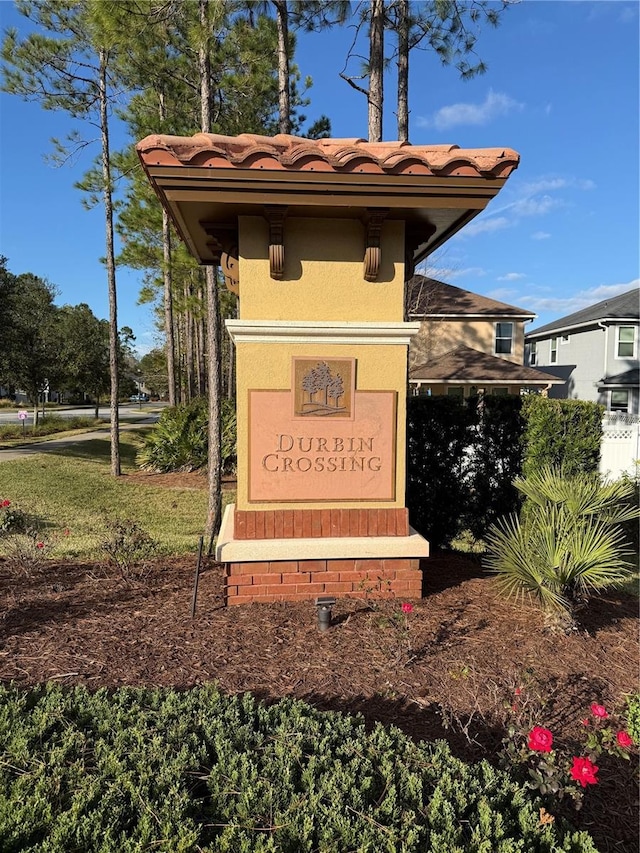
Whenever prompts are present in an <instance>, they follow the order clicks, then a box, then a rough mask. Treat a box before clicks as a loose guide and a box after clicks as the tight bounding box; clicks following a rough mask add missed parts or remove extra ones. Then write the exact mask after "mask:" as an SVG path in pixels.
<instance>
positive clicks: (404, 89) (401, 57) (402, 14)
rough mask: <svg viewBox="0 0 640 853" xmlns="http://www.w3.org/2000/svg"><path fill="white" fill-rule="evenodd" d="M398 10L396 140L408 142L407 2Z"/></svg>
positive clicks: (400, 3) (403, 0)
mask: <svg viewBox="0 0 640 853" xmlns="http://www.w3.org/2000/svg"><path fill="white" fill-rule="evenodd" d="M396 4H397V9H398V140H399V141H400V142H408V141H409V0H396Z"/></svg>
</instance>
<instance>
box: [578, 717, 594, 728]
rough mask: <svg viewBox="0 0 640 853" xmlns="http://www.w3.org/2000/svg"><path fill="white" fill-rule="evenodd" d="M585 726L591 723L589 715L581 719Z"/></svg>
mask: <svg viewBox="0 0 640 853" xmlns="http://www.w3.org/2000/svg"><path fill="white" fill-rule="evenodd" d="M580 722H581V723H582V725H583V726H588V725H589V724H590V723H591V720H590V719H589V718H588V717H585V719H584V720H580Z"/></svg>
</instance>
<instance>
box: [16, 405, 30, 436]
mask: <svg viewBox="0 0 640 853" xmlns="http://www.w3.org/2000/svg"><path fill="white" fill-rule="evenodd" d="M28 417H29V412H25V411H24V409H22V410H21V411H19V412H18V418H19V419H20V420H21V421H22V434H23V435H24V429H25V425H26V423H27V418H28Z"/></svg>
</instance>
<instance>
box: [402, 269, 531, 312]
mask: <svg viewBox="0 0 640 853" xmlns="http://www.w3.org/2000/svg"><path fill="white" fill-rule="evenodd" d="M407 288H408V290H407V305H408V313H409V316H410V317H427V316H443V315H444V316H446V315H453V316H461V317H465V316H466V317H468V316H471V315H484V316H491V317H494V316H500V317H505V316H509V317H521V318H527V319H529V318H533V317H535V316H536V315H535V314H534V312H533V311H528V310H527V309H526V308H517V307H516V306H515V305H507V304H506V302H498V300H497V299H489V297H488V296H480V294H479V293H472V292H471V291H470V290H463V289H462V288H461V287H455V286H454V285H453V284H445V283H444V282H443V281H438V280H437V279H435V278H427V277H426V276H423V275H414V276H413V278H411V279H410V280H409V282H408V284H407Z"/></svg>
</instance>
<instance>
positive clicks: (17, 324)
mask: <svg viewBox="0 0 640 853" xmlns="http://www.w3.org/2000/svg"><path fill="white" fill-rule="evenodd" d="M55 296H56V289H55V287H54V286H53V285H52V284H50V283H49V282H48V281H46V280H45V279H43V278H40V277H39V276H37V275H33V273H21V274H20V275H14V274H13V273H12V272H10V270H9V269H8V267H7V259H6V258H5V257H2V256H0V316H1V317H2V324H1V325H0V387H3V388H5V389H6V391H7V392H9V393H12V392H13V393H15V391H16V390H19V391H22V392H24V394H25V395H26V397H27V399H28V401H29V403H31V405H32V406H33V408H34V418H33V424H34V427H35V426H37V423H38V412H39V403H40V401H41V400H43V399H44V395H45V394H46V393H47V392H56V393H57V394H58V395H62V396H66V397H67V398H72V399H78V398H79V397H80V398H82V399H84V397H85V396H88V397H89V398H90V399H91V401H92V402H93V404H94V406H95V414H96V418H97V417H98V406H99V404H100V401H101V400H104V399H105V398H106V397H107V396H108V394H109V388H110V375H109V323H108V322H107V320H99V319H98V318H97V317H96V316H95V315H94V313H93V312H92V310H91V308H89V306H88V305H86V304H84V303H81V304H80V305H63V306H61V307H58V306H57V305H56V304H55V302H54V299H55ZM132 341H133V333H132V331H131V329H130V328H129V327H128V326H125V327H124V328H123V329H121V330H120V334H119V341H118V350H119V364H120V366H121V370H122V376H121V380H122V381H123V382H124V381H127V380H128V381H129V382H131V378H130V377H131V375H132V368H133V360H134V359H133V353H132V350H131V343H132Z"/></svg>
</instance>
